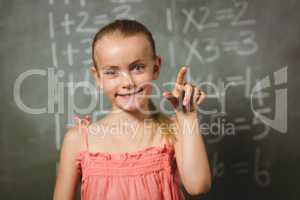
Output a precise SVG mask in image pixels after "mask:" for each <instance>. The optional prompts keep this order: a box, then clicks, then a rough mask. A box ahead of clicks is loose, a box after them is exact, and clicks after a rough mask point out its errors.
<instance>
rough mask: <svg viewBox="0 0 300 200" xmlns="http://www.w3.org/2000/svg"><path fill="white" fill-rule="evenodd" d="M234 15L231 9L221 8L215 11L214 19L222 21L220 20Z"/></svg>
mask: <svg viewBox="0 0 300 200" xmlns="http://www.w3.org/2000/svg"><path fill="white" fill-rule="evenodd" d="M233 17H234V14H233V9H232V8H227V9H222V10H217V11H216V20H218V21H222V20H230V19H232V18H233Z"/></svg>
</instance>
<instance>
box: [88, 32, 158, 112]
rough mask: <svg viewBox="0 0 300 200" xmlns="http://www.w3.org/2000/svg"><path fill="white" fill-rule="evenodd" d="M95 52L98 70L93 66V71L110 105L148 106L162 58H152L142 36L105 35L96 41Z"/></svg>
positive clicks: (142, 107)
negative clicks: (153, 81) (153, 82)
mask: <svg viewBox="0 0 300 200" xmlns="http://www.w3.org/2000/svg"><path fill="white" fill-rule="evenodd" d="M94 52H95V54H94V56H95V61H96V63H97V67H98V69H97V71H98V72H97V71H96V68H95V67H92V69H91V70H92V73H93V75H94V77H95V79H96V82H97V85H98V86H99V87H100V88H101V89H103V92H104V93H105V95H106V97H107V98H108V99H109V100H110V101H111V102H112V106H113V108H115V107H118V108H121V109H123V110H127V111H134V110H137V109H139V110H140V111H141V110H142V109H147V107H146V106H147V105H148V100H149V97H150V96H151V94H152V80H155V79H157V78H158V76H159V70H160V64H161V58H160V57H159V56H157V57H156V58H153V52H152V48H151V45H150V43H149V42H148V40H147V39H146V38H145V36H143V35H141V34H140V35H134V36H129V37H122V36H117V35H110V36H106V37H104V38H102V39H101V40H100V41H97V43H96V45H95V49H94Z"/></svg>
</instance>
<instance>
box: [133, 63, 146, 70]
mask: <svg viewBox="0 0 300 200" xmlns="http://www.w3.org/2000/svg"><path fill="white" fill-rule="evenodd" d="M132 66H133V67H132V68H134V69H136V70H137V71H141V69H143V68H145V66H144V65H143V64H133V65H132Z"/></svg>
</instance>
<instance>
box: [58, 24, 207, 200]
mask: <svg viewBox="0 0 300 200" xmlns="http://www.w3.org/2000/svg"><path fill="white" fill-rule="evenodd" d="M92 57H93V64H94V65H93V66H92V67H91V73H92V74H93V76H94V77H95V80H96V84H97V86H98V87H99V88H100V89H102V90H103V92H104V94H105V95H106V97H107V98H108V99H109V100H110V101H111V103H112V110H111V112H110V113H109V114H107V115H106V116H105V117H103V118H102V119H101V120H98V121H97V122H94V123H91V121H90V119H89V117H87V118H86V119H79V118H77V120H78V124H77V126H75V127H73V128H70V129H69V130H68V131H67V133H66V134H65V137H64V142H63V145H62V149H61V155H60V164H59V171H58V176H57V181H56V184H55V189H54V199H55V200H67V199H74V197H75V191H76V187H77V185H78V182H79V180H80V178H81V199H83V200H100V199H101V200H105V199H112V200H114V199H151V200H152V199H154V200H163V199H169V200H181V199H184V196H183V193H182V191H181V190H180V187H179V186H180V184H183V186H184V188H185V189H186V191H187V192H188V193H190V194H191V195H196V194H201V193H206V192H208V191H209V189H210V186H211V174H210V169H209V164H208V159H207V154H206V150H205V146H204V143H203V139H202V136H201V133H200V131H199V124H198V119H197V108H198V105H199V104H200V103H201V102H202V101H203V99H204V93H203V92H202V91H201V90H200V88H199V87H198V86H195V85H191V84H189V83H187V82H186V81H185V78H184V76H185V74H186V71H187V68H186V67H182V68H181V69H180V70H179V72H178V75H177V80H176V83H175V87H174V89H173V90H172V91H165V92H164V93H163V95H164V97H165V98H167V99H168V100H169V102H170V103H171V105H172V108H173V109H174V111H175V113H176V115H174V116H167V115H165V114H163V113H162V112H160V111H158V109H156V107H155V106H154V104H153V102H152V100H151V98H149V96H150V95H151V93H152V89H153V86H152V84H151V83H152V81H153V80H156V79H157V78H158V77H159V72H160V66H161V58H160V57H159V56H158V55H157V54H156V50H155V43H154V40H153V38H152V34H151V33H150V32H149V30H148V29H147V28H146V27H145V26H144V25H143V24H141V23H139V22H137V21H135V20H116V21H114V22H113V23H111V24H108V25H106V26H105V27H103V28H102V29H101V30H99V32H98V33H97V34H96V35H95V37H94V40H93V44H92ZM126 124H127V125H128V124H129V125H130V126H131V127H134V130H126V129H125V130H123V129H122V130H119V129H118V130H116V129H113V131H111V130H110V128H112V127H113V125H120V126H121V127H125V126H126ZM145 125H146V127H145ZM103 130H104V131H103ZM99 136H101V137H99ZM99 138H101V139H99Z"/></svg>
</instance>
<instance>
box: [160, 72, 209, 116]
mask: <svg viewBox="0 0 300 200" xmlns="http://www.w3.org/2000/svg"><path fill="white" fill-rule="evenodd" d="M186 71H187V67H186V66H183V67H181V68H180V70H179V72H178V75H177V79H176V83H175V87H174V88H173V90H172V91H164V92H163V96H164V97H166V98H167V99H168V100H169V102H170V103H171V105H172V106H173V108H174V109H175V111H176V112H180V111H183V112H184V113H189V112H197V108H198V106H199V105H200V104H201V102H202V101H203V100H204V98H205V93H204V92H203V91H201V89H200V87H199V86H196V85H192V84H188V83H187V82H186V81H185V75H186Z"/></svg>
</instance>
